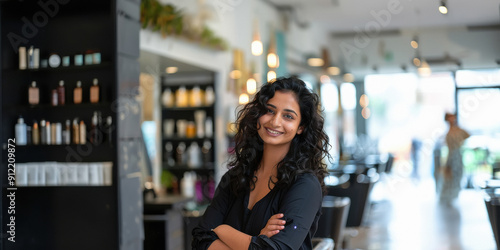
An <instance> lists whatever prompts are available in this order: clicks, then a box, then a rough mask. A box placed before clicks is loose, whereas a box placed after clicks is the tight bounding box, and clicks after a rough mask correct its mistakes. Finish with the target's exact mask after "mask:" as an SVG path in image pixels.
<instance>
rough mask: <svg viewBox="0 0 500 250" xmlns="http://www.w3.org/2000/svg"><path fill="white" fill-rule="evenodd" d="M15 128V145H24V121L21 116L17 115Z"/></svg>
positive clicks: (25, 138) (25, 139) (25, 141)
mask: <svg viewBox="0 0 500 250" xmlns="http://www.w3.org/2000/svg"><path fill="white" fill-rule="evenodd" d="M15 130H16V145H26V143H27V134H26V133H27V132H26V123H24V119H23V117H22V116H19V119H17V124H16V126H15Z"/></svg>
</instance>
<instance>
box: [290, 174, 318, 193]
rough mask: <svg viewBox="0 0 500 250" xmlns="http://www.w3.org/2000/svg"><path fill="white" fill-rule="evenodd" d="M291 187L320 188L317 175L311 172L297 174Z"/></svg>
mask: <svg viewBox="0 0 500 250" xmlns="http://www.w3.org/2000/svg"><path fill="white" fill-rule="evenodd" d="M292 187H300V188H309V189H319V190H321V184H320V183H319V180H318V177H316V175H314V174H313V173H302V174H299V175H298V176H297V179H296V180H295V181H294V182H293V183H292ZM311 191H312V190H311Z"/></svg>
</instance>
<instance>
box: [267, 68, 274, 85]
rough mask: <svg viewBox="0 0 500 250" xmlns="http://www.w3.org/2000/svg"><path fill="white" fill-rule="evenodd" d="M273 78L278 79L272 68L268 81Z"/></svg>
mask: <svg viewBox="0 0 500 250" xmlns="http://www.w3.org/2000/svg"><path fill="white" fill-rule="evenodd" d="M273 79H276V72H274V71H272V70H270V71H269V72H267V81H268V82H270V81H272V80H273Z"/></svg>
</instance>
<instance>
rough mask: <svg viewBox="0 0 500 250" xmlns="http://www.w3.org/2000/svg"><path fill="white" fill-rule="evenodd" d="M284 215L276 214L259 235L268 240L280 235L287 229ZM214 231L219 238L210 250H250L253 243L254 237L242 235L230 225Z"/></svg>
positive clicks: (223, 225) (221, 226)
mask: <svg viewBox="0 0 500 250" xmlns="http://www.w3.org/2000/svg"><path fill="white" fill-rule="evenodd" d="M283 216H284V215H283V214H275V215H273V216H271V218H269V220H268V221H267V224H266V226H265V227H264V228H263V229H262V230H261V231H260V234H259V235H265V236H267V237H268V238H271V237H272V236H274V235H276V234H278V233H279V232H280V230H282V229H284V228H285V226H284V225H285V223H286V222H285V220H282V219H281V218H283ZM213 231H214V232H215V233H216V234H217V236H218V237H219V239H218V240H216V241H214V242H213V243H212V244H211V245H210V247H209V248H208V249H209V250H212V249H214V250H215V249H217V250H218V249H248V246H250V242H251V241H252V236H251V235H248V234H245V233H242V232H240V231H238V230H236V229H234V228H233V227H231V226H229V225H225V224H222V225H220V226H218V227H216V228H215V229H213Z"/></svg>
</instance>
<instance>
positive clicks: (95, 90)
mask: <svg viewBox="0 0 500 250" xmlns="http://www.w3.org/2000/svg"><path fill="white" fill-rule="evenodd" d="M98 102H99V80H97V78H94V80H93V81H92V87H90V103H98Z"/></svg>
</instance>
